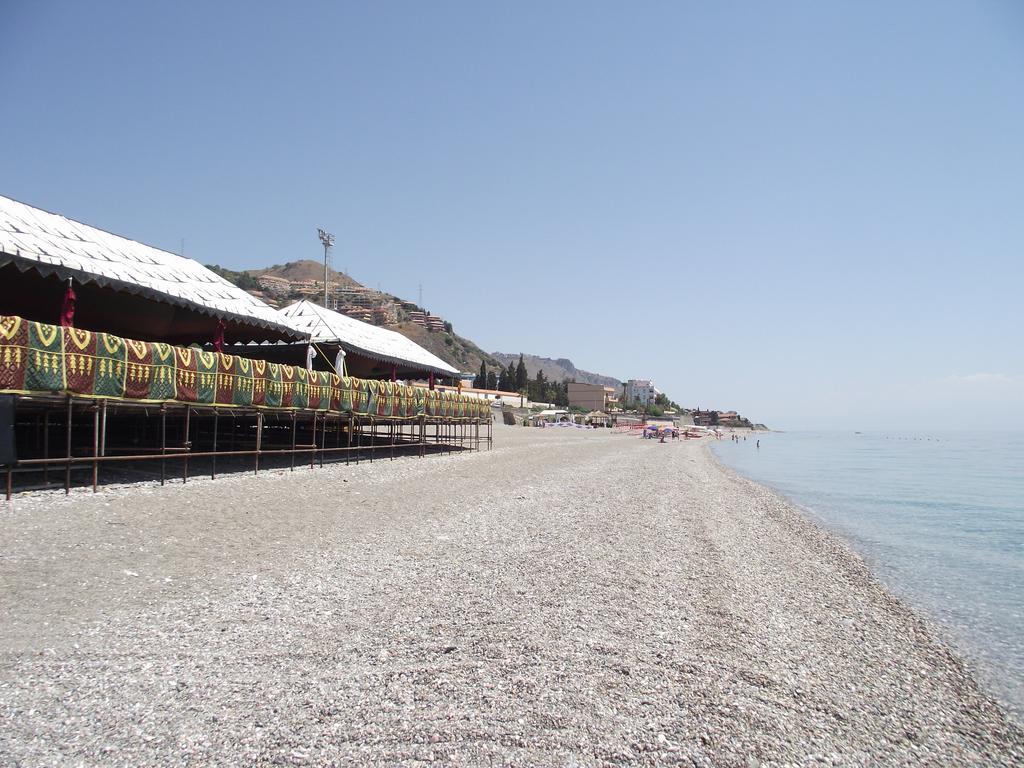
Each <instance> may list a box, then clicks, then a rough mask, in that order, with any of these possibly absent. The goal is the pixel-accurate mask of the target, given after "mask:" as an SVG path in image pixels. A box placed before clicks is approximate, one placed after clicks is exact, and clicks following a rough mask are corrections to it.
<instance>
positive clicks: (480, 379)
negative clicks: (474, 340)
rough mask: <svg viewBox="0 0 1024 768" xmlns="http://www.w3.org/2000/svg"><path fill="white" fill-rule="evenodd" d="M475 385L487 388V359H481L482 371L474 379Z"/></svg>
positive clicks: (478, 387) (479, 387)
mask: <svg viewBox="0 0 1024 768" xmlns="http://www.w3.org/2000/svg"><path fill="white" fill-rule="evenodd" d="M473 386H474V387H476V388H477V389H487V361H485V360H481V361H480V373H478V374H477V375H476V378H475V379H473Z"/></svg>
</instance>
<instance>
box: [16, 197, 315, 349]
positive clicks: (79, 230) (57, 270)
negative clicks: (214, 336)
mask: <svg viewBox="0 0 1024 768" xmlns="http://www.w3.org/2000/svg"><path fill="white" fill-rule="evenodd" d="M12 262H13V263H14V264H15V265H16V266H17V267H18V268H19V269H21V270H26V269H29V268H33V269H35V270H37V271H38V272H39V273H40V274H42V275H44V276H46V275H53V274H55V275H57V276H58V277H60V278H62V279H63V278H68V277H71V278H74V279H75V280H76V281H78V282H81V283H89V282H93V283H97V284H99V285H102V286H105V287H110V288H114V289H116V290H123V291H126V292H128V293H134V294H139V295H142V296H145V297H146V298H149V299H153V300H155V301H161V302H165V303H168V304H174V305H177V306H183V307H187V308H189V309H193V310H196V311H199V312H202V313H204V314H207V315H213V316H217V317H220V316H228V317H230V318H231V319H233V320H234V321H236V322H241V323H244V324H247V325H255V326H259V327H262V328H270V329H273V330H275V331H277V332H278V333H281V332H284V333H285V334H286V335H287V336H289V337H292V338H300V337H301V334H300V333H297V332H296V331H295V328H294V326H292V325H291V324H290V323H289V322H288V320H286V319H284V318H282V317H281V316H280V315H279V314H278V313H277V312H276V311H275V310H274V309H273V308H272V307H270V306H268V305H267V304H264V303H263V302H262V301H260V300H259V299H257V298H256V297H255V296H252V295H250V294H248V293H246V292H245V291H243V290H242V289H241V288H239V287H237V286H236V285H233V284H232V283H229V282H228V281H227V280H225V279H224V278H222V277H220V276H219V275H217V274H215V273H213V272H211V271H210V270H209V269H207V268H206V267H204V266H203V265H202V264H200V263H199V262H197V261H194V260H193V259H188V258H185V257H183V256H179V255H178V254H176V253H170V252H168V251H162V250H160V249H159V248H153V247H152V246H149V245H144V244H142V243H139V242H136V241H134V240H129V239H127V238H124V237H121V236H119V235H113V234H110V233H109V232H104V231H103V230H101V229H96V228H95V227H90V226H88V225H86V224H81V223H79V222H77V221H73V220H71V219H68V218H65V217H64V216H59V215H57V214H55V213H49V212H47V211H44V210H41V209H39V208H33V207H32V206H30V205H26V204H25V203H20V202H18V201H17V200H12V199H10V198H8V197H3V196H2V195H0V267H2V266H4V265H6V264H9V263H12Z"/></svg>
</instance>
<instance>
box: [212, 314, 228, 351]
mask: <svg viewBox="0 0 1024 768" xmlns="http://www.w3.org/2000/svg"><path fill="white" fill-rule="evenodd" d="M227 327H228V324H227V323H225V322H224V321H223V320H218V321H217V334H216V335H215V336H214V337H213V348H214V349H215V350H217V351H218V352H223V351H224V330H225V329H226V328H227Z"/></svg>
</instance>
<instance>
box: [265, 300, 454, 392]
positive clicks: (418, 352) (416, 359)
mask: <svg viewBox="0 0 1024 768" xmlns="http://www.w3.org/2000/svg"><path fill="white" fill-rule="evenodd" d="M280 314H282V315H284V316H285V317H286V318H287V319H288V321H289V322H290V323H291V324H292V325H294V326H295V327H297V328H299V329H300V330H302V331H303V332H304V333H308V334H309V335H310V336H311V337H312V340H313V341H320V342H328V343H329V342H336V343H339V344H341V346H342V347H343V348H344V349H345V350H346V351H352V352H355V353H356V354H360V355H365V356H367V357H372V358H375V359H378V360H384V361H386V362H389V363H396V364H400V365H407V366H409V367H412V368H416V369H418V370H423V371H433V372H434V373H440V374H443V375H445V376H452V375H457V374H458V370H457V369H455V368H452V367H451V366H450V365H448V363H446V362H445V361H444V360H442V359H441V358H439V357H438V356H437V355H435V354H433V353H431V352H428V351H427V350H426V349H424V348H423V347H421V346H420V345H419V344H417V343H416V342H414V341H413V340H412V339H409V338H407V337H405V336H403V335H402V334H400V333H398V332H397V331H389V330H388V329H386V328H379V327H377V326H376V325H370V324H369V323H364V322H362V321H361V320H356V319H355V318H352V317H349V316H348V315H343V314H341V313H340V312H335V311H333V310H330V309H327V308H326V307H321V306H320V305H319V304H314V303H313V302H311V301H305V300H303V301H300V302H297V303H295V304H291V305H290V306H287V307H285V308H284V309H282V310H280Z"/></svg>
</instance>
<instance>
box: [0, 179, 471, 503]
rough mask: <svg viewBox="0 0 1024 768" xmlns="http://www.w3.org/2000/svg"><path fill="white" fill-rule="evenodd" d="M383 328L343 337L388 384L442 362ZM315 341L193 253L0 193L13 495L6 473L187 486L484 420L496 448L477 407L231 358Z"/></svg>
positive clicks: (2, 422) (0, 367)
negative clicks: (227, 472)
mask: <svg viewBox="0 0 1024 768" xmlns="http://www.w3.org/2000/svg"><path fill="white" fill-rule="evenodd" d="M352 322H355V321H352ZM375 331H377V332H378V334H377V335H378V336H379V335H380V334H381V333H390V332H387V331H384V330H383V329H375ZM395 337H397V338H395ZM389 338H390V344H389V345H385V346H380V347H378V346H372V345H370V344H362V345H360V344H358V343H352V344H351V345H350V348H351V350H352V351H353V352H354V353H358V356H362V357H365V358H366V360H368V361H373V366H374V367H375V368H377V369H378V370H377V371H376V373H378V374H379V373H381V372H382V370H380V369H381V366H390V370H391V377H392V378H393V377H394V375H395V373H396V372H398V371H401V373H402V375H409V374H411V373H413V372H424V373H426V374H427V375H430V374H434V373H441V374H449V372H450V371H454V369H451V368H450V367H449V366H447V365H446V364H445V363H443V361H439V360H437V359H436V358H433V356H431V355H429V353H428V352H426V350H423V349H422V348H420V347H418V346H417V345H415V344H412V343H411V342H409V344H412V347H415V350H418V351H415V350H410V349H409V348H408V347H407V346H405V345H402V343H401V341H399V339H404V337H400V336H399V335H398V334H394V335H393V336H392V337H389ZM225 344H228V345H231V346H225ZM309 344H310V342H309V332H308V331H306V330H303V329H302V328H300V327H298V326H297V325H296V324H295V323H294V322H293V321H292V320H291V319H290V318H289V317H288V316H287V315H285V314H282V313H279V312H277V311H276V310H274V309H273V308H272V307H269V306H268V305H266V304H264V303H263V302H261V301H260V300H259V299H257V298H256V297H254V296H251V295H249V294H248V293H246V292H245V291H243V290H241V289H239V288H238V287H236V286H234V285H232V284H231V283H229V282H227V281H226V280H224V279H222V278H221V277H220V276H218V275H216V274H215V273H213V272H212V271H210V270H208V269H206V268H205V267H203V266H202V265H201V264H199V263H198V262H196V261H194V260H192V259H187V258H184V257H182V256H180V255H177V254H174V253H170V252H168V251H162V250H160V249H158V248H153V247H151V246H148V245H144V244H142V243H139V242H136V241H133V240H129V239H127V238H124V237H120V236H117V235H113V234H110V233H109V232H105V231H103V230H100V229H97V228H95V227H90V226H88V225H85V224H82V223H79V222H76V221H73V220H71V219H67V218H65V217H63V216H59V215H57V214H53V213H49V212H47V211H43V210H41V209H38V208H34V207H32V206H29V205H26V204H24V203H20V202H18V201H16V200H12V199H10V198H6V197H2V196H0V467H2V471H3V474H4V475H5V479H6V486H7V488H6V495H7V496H8V497H10V495H11V492H12V486H13V482H14V479H15V476H17V477H18V478H20V479H23V480H25V481H26V482H27V483H28V485H27V486H26V485H25V484H24V483H21V485H22V487H32V486H33V485H35V486H39V485H40V484H41V485H42V486H43V487H49V486H52V485H54V484H61V485H63V486H64V489H65V491H68V490H70V487H71V486H72V484H75V483H77V482H83V481H84V482H88V481H89V480H90V479H91V484H92V486H93V489H94V490H95V489H96V487H97V485H98V482H99V477H100V468H101V467H103V468H107V469H108V470H109V473H108V474H107V477H110V478H112V479H130V478H132V477H137V478H150V479H153V478H159V480H160V481H161V483H163V482H164V481H165V479H166V478H167V476H168V469H169V468H170V470H171V472H172V473H174V472H175V469H177V470H179V472H178V473H176V474H178V476H179V477H181V479H182V480H187V479H188V477H189V473H190V471H191V472H192V473H196V472H197V471H198V472H203V473H209V474H210V475H211V476H215V475H216V474H217V472H218V469H219V470H220V471H221V472H223V471H224V469H225V468H232V467H233V468H235V469H241V468H242V467H243V466H244V465H248V467H249V468H250V469H255V470H256V471H258V470H259V469H260V468H261V465H262V466H264V467H266V466H268V465H276V466H282V465H283V466H286V467H288V466H290V467H291V468H294V467H295V464H296V459H297V458H298V460H299V462H300V463H302V462H303V461H308V463H309V465H310V466H313V464H314V463H315V461H316V459H317V458H319V462H320V464H323V463H324V461H325V458H330V457H334V458H335V459H338V458H341V459H343V460H344V461H346V462H348V461H349V460H356V461H358V460H361V459H362V458H366V457H368V458H369V459H370V460H372V459H373V457H374V455H375V453H379V452H380V451H381V450H387V451H388V455H390V456H391V457H394V456H395V454H396V451H400V450H404V451H405V452H413V453H415V454H418V455H421V456H422V455H424V454H425V453H428V452H434V451H444V450H449V451H450V450H453V449H455V448H460V449H461V448H466V447H474V448H479V446H480V444H481V436H480V429H479V427H480V425H481V424H487V444H488V445H489V444H490V426H489V425H490V413H489V409H485V408H481V407H479V406H478V405H477V404H476V403H474V402H471V401H470V400H469V398H465V397H462V396H458V395H456V396H450V395H447V394H444V393H440V392H428V393H425V394H421V393H419V392H417V391H415V390H413V389H412V388H408V387H402V386H400V385H397V384H394V383H392V382H390V381H372V380H370V379H361V378H359V377H355V376H345V377H339V376H334V374H333V373H329V372H327V371H325V370H307V366H306V365H305V359H303V361H302V363H301V364H300V365H295V366H293V365H290V364H277V363H275V362H273V361H268V360H266V358H265V357H264V358H262V359H261V358H260V357H259V356H256V355H247V356H246V357H240V356H238V355H235V354H226V353H225V352H227V351H228V350H230V349H239V348H242V347H241V345H244V348H246V349H254V348H255V349H259V350H272V349H275V348H277V347H278V346H280V347H293V346H294V347H300V348H302V349H308V347H309ZM203 347H206V349H203ZM339 348H340V347H339ZM222 350H223V351H222ZM251 358H255V359H251ZM325 360H326V357H325ZM353 361H354V362H356V361H357V360H356V357H354V359H353ZM367 364H368V363H367ZM383 370H384V371H386V368H384V369H383ZM368 372H369V373H373V372H374V371H373V368H370V369H368ZM382 378H383V377H382ZM218 462H220V463H218Z"/></svg>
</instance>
